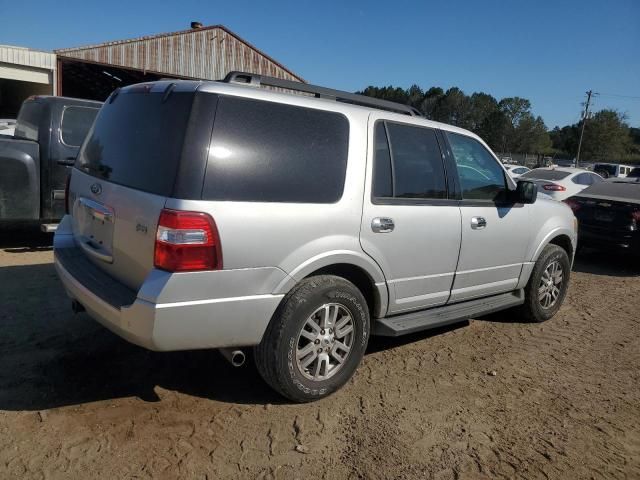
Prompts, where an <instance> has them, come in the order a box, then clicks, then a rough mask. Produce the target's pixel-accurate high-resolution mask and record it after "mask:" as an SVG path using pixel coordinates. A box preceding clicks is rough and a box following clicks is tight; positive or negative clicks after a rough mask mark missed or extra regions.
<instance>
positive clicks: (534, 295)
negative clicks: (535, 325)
mask: <svg viewBox="0 0 640 480" xmlns="http://www.w3.org/2000/svg"><path fill="white" fill-rule="evenodd" d="M570 273H571V262H570V261H569V255H567V252H566V251H565V250H564V249H563V248H561V247H559V246H557V245H547V246H546V247H545V248H544V250H543V251H542V253H541V254H540V257H539V258H538V261H537V262H536V264H535V266H534V268H533V272H532V273H531V278H529V282H528V283H527V286H526V287H525V302H524V305H523V306H522V313H523V315H524V316H525V317H526V318H527V319H528V320H530V321H532V322H544V321H546V320H549V319H550V318H551V317H553V316H554V315H555V314H556V313H557V312H558V310H560V307H561V306H562V302H563V301H564V298H565V296H566V294H567V289H568V287H569V276H570Z"/></svg>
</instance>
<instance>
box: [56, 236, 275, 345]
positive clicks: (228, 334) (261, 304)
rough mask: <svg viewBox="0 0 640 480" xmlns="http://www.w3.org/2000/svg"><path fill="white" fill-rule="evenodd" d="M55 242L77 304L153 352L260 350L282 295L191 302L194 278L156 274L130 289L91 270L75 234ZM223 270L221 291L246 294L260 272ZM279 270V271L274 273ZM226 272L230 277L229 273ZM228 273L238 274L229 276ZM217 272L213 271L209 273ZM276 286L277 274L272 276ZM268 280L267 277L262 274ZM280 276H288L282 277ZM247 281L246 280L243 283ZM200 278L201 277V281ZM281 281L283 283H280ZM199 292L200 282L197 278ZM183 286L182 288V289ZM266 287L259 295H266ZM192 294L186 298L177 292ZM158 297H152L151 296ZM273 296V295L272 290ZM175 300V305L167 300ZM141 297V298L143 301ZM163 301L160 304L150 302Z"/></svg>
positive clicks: (211, 280) (59, 264) (59, 265)
mask: <svg viewBox="0 0 640 480" xmlns="http://www.w3.org/2000/svg"><path fill="white" fill-rule="evenodd" d="M60 232H61V230H58V232H57V233H56V237H55V245H54V261H55V267H56V270H57V272H58V275H59V277H60V280H61V281H62V283H63V285H64V287H65V289H66V291H67V294H68V295H69V296H70V297H71V298H72V299H74V300H77V301H78V302H79V303H80V304H81V305H82V306H83V307H84V308H85V309H86V311H87V313H88V314H89V315H90V316H91V317H92V318H94V319H95V320H97V321H98V322H99V323H101V324H102V325H104V326H105V327H107V328H108V329H109V330H111V331H112V332H114V333H116V334H117V335H119V336H121V337H122V338H124V339H126V340H128V341H129V342H131V343H134V344H136V345H140V346H142V347H145V348H148V349H150V350H158V351H169V350H192V349H200V348H222V347H242V346H250V345H256V344H258V343H259V342H260V340H261V339H262V336H263V334H264V331H265V330H266V328H267V325H268V324H269V321H270V319H271V317H272V315H273V313H274V312H275V310H276V308H277V306H278V304H279V303H280V300H281V299H282V297H283V296H284V295H273V294H271V293H257V294H251V295H246V294H242V295H233V296H224V297H217V296H216V294H215V293H211V295H210V296H209V297H214V298H189V299H188V300H185V299H184V297H185V295H187V296H189V297H193V295H192V294H190V293H191V292H192V291H193V289H191V290H189V288H190V287H192V286H193V283H194V279H193V278H189V277H190V275H191V274H177V275H176V274H174V275H170V274H168V273H166V272H159V271H155V270H154V271H152V272H151V273H150V274H149V276H148V278H147V280H145V283H144V284H143V285H142V287H141V288H140V290H139V291H138V292H134V291H133V290H130V289H128V288H127V287H126V286H124V285H122V284H121V283H119V282H118V281H117V280H115V279H113V278H112V277H110V276H108V275H107V274H105V273H104V272H103V271H102V270H101V269H100V268H98V267H96V266H95V265H93V264H92V263H91V262H90V261H89V260H88V259H87V258H86V257H84V255H83V254H82V252H80V251H79V250H78V249H77V247H75V245H74V242H73V237H72V235H69V234H65V233H60ZM252 270H260V269H246V270H242V271H221V272H215V273H219V274H220V275H218V277H219V278H218V280H220V281H223V282H226V283H228V281H227V280H228V279H229V278H233V279H234V281H233V283H234V285H235V286H234V288H232V289H231V290H230V288H229V286H228V285H225V286H224V287H222V288H221V290H222V291H223V292H226V293H230V292H234V291H235V293H243V292H242V289H246V288H247V286H250V285H255V278H256V273H255V272H252ZM276 270H277V269H276ZM225 272H226V273H225ZM229 272H236V273H235V274H233V275H230V274H229ZM207 273H214V272H207ZM270 275H271V277H273V279H272V280H271V281H269V282H268V283H271V282H273V283H276V282H277V278H279V277H280V276H279V275H278V274H275V275H274V274H273V273H271V274H270ZM263 276H264V275H263ZM282 276H286V275H285V274H284V272H282ZM243 277H244V279H245V281H242V278H243ZM199 278H200V279H202V277H199ZM280 279H281V278H280ZM196 281H197V283H198V284H199V285H200V288H198V289H196V290H199V291H206V290H207V289H205V288H202V285H201V284H202V282H201V281H199V280H198V279H196ZM207 281H208V282H209V283H210V287H211V289H210V290H209V291H210V292H215V291H216V288H215V287H216V285H215V284H216V276H211V275H209V276H208V277H207ZM182 287H184V288H182ZM264 288H265V286H264V285H262V286H261V288H260V289H258V290H259V291H261V290H264ZM180 290H183V291H185V290H188V293H183V294H182V297H180V296H176V295H175V292H177V291H180ZM152 291H153V292H154V294H153V295H151V293H150V292H152ZM270 291H271V290H270ZM169 295H173V296H174V300H175V301H171V299H170V298H168V296H169ZM141 297H142V298H141ZM151 298H154V299H162V300H156V301H153V300H150V299H151Z"/></svg>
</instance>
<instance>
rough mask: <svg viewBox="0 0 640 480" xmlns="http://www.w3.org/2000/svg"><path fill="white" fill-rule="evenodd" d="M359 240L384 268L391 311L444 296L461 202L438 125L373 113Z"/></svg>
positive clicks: (441, 301)
mask: <svg viewBox="0 0 640 480" xmlns="http://www.w3.org/2000/svg"><path fill="white" fill-rule="evenodd" d="M371 117H372V118H371V119H370V125H369V152H368V160H367V180H366V182H367V183H366V189H365V199H364V206H363V216H362V225H361V231H360V242H361V244H362V248H363V249H364V251H365V252H367V253H368V254H369V255H370V256H371V257H372V258H373V259H374V260H375V261H376V262H377V263H378V264H379V265H380V267H381V268H382V270H383V272H384V274H385V277H386V279H387V283H388V286H389V312H388V313H399V312H403V311H409V310H415V309H420V308H425V307H432V306H437V305H441V304H444V303H446V302H447V300H448V298H449V294H450V291H451V285H452V282H453V277H454V272H455V267H456V263H457V261H458V253H459V249H460V209H459V207H458V204H457V202H456V201H455V200H450V199H449V198H448V189H447V184H448V178H447V172H446V169H445V165H444V160H443V156H442V154H441V150H440V147H439V143H438V135H437V132H436V131H435V130H434V129H431V128H426V127H418V126H415V125H410V124H403V123H398V122H391V121H387V120H385V119H384V118H383V117H380V116H378V115H377V114H372V116H371Z"/></svg>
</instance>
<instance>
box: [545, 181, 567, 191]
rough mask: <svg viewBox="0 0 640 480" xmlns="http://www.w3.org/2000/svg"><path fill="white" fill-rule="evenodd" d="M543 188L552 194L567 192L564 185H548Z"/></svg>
mask: <svg viewBox="0 0 640 480" xmlns="http://www.w3.org/2000/svg"><path fill="white" fill-rule="evenodd" d="M542 188H544V189H545V190H547V191H550V192H564V191H565V190H566V188H564V187H563V186H562V185H558V184H557V183H547V184H546V185H543V186H542Z"/></svg>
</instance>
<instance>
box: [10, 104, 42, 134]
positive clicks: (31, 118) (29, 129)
mask: <svg viewBox="0 0 640 480" xmlns="http://www.w3.org/2000/svg"><path fill="white" fill-rule="evenodd" d="M42 108H43V105H42V104H40V103H38V102H33V101H31V102H29V101H27V102H24V103H23V104H22V107H21V108H20V112H19V113H18V118H17V120H16V129H15V132H14V136H15V137H18V138H25V139H27V140H38V124H39V122H40V115H41V113H40V112H41V111H42Z"/></svg>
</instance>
